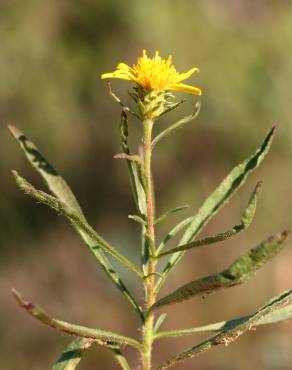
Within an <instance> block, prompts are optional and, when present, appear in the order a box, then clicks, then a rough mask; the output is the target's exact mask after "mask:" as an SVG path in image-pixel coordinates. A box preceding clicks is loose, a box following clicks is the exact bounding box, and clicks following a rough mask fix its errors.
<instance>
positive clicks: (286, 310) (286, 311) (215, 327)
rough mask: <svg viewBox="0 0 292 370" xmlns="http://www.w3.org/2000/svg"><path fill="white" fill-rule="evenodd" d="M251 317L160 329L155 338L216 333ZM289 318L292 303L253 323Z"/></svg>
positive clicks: (290, 316)
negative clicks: (166, 329) (180, 327)
mask: <svg viewBox="0 0 292 370" xmlns="http://www.w3.org/2000/svg"><path fill="white" fill-rule="evenodd" d="M251 317H252V315H248V316H244V317H239V318H237V319H233V320H228V321H221V322H216V323H214V324H209V325H204V326H197V327H195V328H189V329H178V330H168V331H161V332H159V333H156V335H155V339H163V338H174V337H182V336H185V335H193V334H202V333H212V332H213V333H216V332H220V331H222V330H229V329H233V328H235V327H236V326H238V325H239V324H241V323H243V322H245V321H246V320H248V319H250V318H251ZM290 319H292V304H290V305H287V306H285V307H282V308H279V309H277V310H275V311H272V312H270V313H269V314H267V315H266V316H264V317H263V319H261V320H260V321H258V322H257V323H256V324H255V326H262V325H269V324H275V323H278V322H281V321H286V320H290Z"/></svg>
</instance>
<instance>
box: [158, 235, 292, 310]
mask: <svg viewBox="0 0 292 370" xmlns="http://www.w3.org/2000/svg"><path fill="white" fill-rule="evenodd" d="M288 235H289V232H288V231H283V232H282V233H279V234H276V235H274V236H271V237H270V238H268V239H266V240H265V241H264V242H262V243H260V244H259V245H258V246H257V247H255V248H252V249H250V250H249V251H247V252H246V253H245V254H244V255H243V256H241V257H239V258H237V259H236V260H235V261H234V262H233V263H232V264H231V265H230V266H229V267H228V268H227V269H226V270H224V271H222V272H219V273H217V274H213V275H209V276H206V277H204V278H201V279H198V280H194V281H192V282H190V283H188V284H186V285H184V286H182V287H180V288H178V289H176V290H175V291H174V292H173V293H171V294H169V295H167V296H166V297H164V298H161V299H160V300H158V301H157V302H156V303H155V304H154V305H153V306H152V308H151V309H152V310H153V309H156V308H159V307H162V306H166V305H169V304H173V303H178V302H181V301H184V300H186V299H189V298H191V297H194V296H197V295H204V294H208V293H212V292H215V291H218V290H220V289H223V288H230V287H233V286H235V285H239V284H243V283H245V282H247V281H248V280H250V279H251V278H252V277H253V276H254V275H255V273H256V272H257V271H258V270H259V269H260V268H261V267H263V266H264V265H265V264H266V263H267V262H269V261H270V260H271V258H273V257H274V256H275V255H276V254H278V253H279V252H280V251H281V250H282V248H283V243H284V241H285V240H286V239H287V237H288Z"/></svg>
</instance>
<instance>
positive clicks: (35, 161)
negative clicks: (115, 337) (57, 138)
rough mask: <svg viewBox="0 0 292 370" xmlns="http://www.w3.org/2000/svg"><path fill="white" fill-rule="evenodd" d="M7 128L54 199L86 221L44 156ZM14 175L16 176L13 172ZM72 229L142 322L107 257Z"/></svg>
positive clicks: (22, 136)
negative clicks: (54, 196)
mask: <svg viewBox="0 0 292 370" xmlns="http://www.w3.org/2000/svg"><path fill="white" fill-rule="evenodd" d="M8 128H9V130H10V132H11V133H12V135H13V137H14V138H15V139H16V140H17V142H18V143H19V144H20V146H21V148H22V149H23V151H24V153H25V155H26V157H27V158H28V160H29V162H30V163H31V164H32V166H33V167H34V168H35V169H36V170H37V172H38V173H39V174H40V175H41V177H42V178H43V179H44V180H45V183H46V184H47V186H48V188H49V189H50V191H51V192H52V193H53V194H55V195H56V197H57V198H58V199H59V200H60V201H61V202H63V203H64V204H65V205H66V206H68V207H69V208H72V209H73V210H74V211H76V212H77V214H78V217H79V218H80V219H82V220H84V221H86V220H85V217H84V215H83V212H82V210H81V209H80V206H79V204H78V203H77V201H76V199H75V196H74V194H73V193H72V191H71V189H70V188H69V186H68V185H67V183H66V182H65V180H63V179H62V178H61V177H60V176H59V175H58V173H57V172H56V170H55V169H54V168H53V167H52V166H51V165H50V164H49V162H48V161H47V160H46V159H45V158H44V156H43V155H42V154H41V153H40V151H39V150H38V149H37V147H36V146H35V145H34V144H33V143H32V142H31V141H30V140H28V139H27V138H26V137H25V135H24V134H23V133H22V132H21V131H20V130H18V129H17V128H16V127H14V126H12V125H9V126H8ZM14 175H16V173H15V172H14ZM19 185H20V184H19ZM73 226H74V225H73ZM74 227H75V229H76V230H77V231H78V232H79V234H80V235H81V237H82V239H83V240H84V241H85V243H86V244H87V245H88V247H89V248H90V250H91V251H92V252H93V254H94V255H95V257H96V258H97V259H98V261H99V263H100V265H101V266H102V268H103V269H104V271H105V273H106V274H107V276H108V277H109V278H110V279H111V280H112V282H113V283H114V284H115V285H116V286H117V287H118V288H119V290H120V291H121V292H122V294H123V295H124V296H125V297H126V299H127V300H128V301H129V302H130V303H131V305H132V306H133V308H134V309H135V311H136V312H137V313H138V314H139V316H140V317H141V319H142V320H144V318H143V314H142V312H141V309H140V307H139V306H138V304H137V303H136V302H135V300H134V298H133V297H132V295H131V293H130V292H129V290H128V289H127V287H126V286H125V284H124V283H123V282H122V280H121V279H120V277H119V275H118V274H117V273H116V271H115V270H114V268H113V266H112V265H111V263H110V262H109V260H108V259H107V257H106V256H105V255H104V253H103V251H102V250H100V249H98V248H97V245H96V242H95V241H94V239H92V238H91V237H89V236H88V235H87V234H86V233H85V232H83V231H81V230H80V229H78V228H77V226H76V225H75V226H74Z"/></svg>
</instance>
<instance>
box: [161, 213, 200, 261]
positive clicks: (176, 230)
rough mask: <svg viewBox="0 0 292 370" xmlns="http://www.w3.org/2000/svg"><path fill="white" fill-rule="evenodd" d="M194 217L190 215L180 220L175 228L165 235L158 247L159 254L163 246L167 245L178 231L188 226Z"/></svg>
mask: <svg viewBox="0 0 292 370" xmlns="http://www.w3.org/2000/svg"><path fill="white" fill-rule="evenodd" d="M192 219H193V218H192V217H188V218H186V219H185V220H183V221H181V222H179V223H178V224H177V225H176V226H175V227H174V228H172V229H171V230H170V231H169V233H168V234H167V235H166V236H165V238H164V239H163V240H162V242H161V243H160V244H159V246H158V248H157V251H156V252H157V254H159V253H160V252H161V251H162V250H163V248H164V247H165V245H166V243H167V242H168V241H169V240H171V239H172V238H173V237H174V236H175V235H176V234H177V233H179V232H180V231H181V230H182V229H183V228H184V227H186V226H187V225H188V224H189V223H190V222H191V221H192Z"/></svg>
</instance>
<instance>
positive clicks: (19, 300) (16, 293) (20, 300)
mask: <svg viewBox="0 0 292 370" xmlns="http://www.w3.org/2000/svg"><path fill="white" fill-rule="evenodd" d="M11 292H12V294H13V296H14V298H15V299H16V301H17V303H18V304H19V306H20V307H22V308H24V309H26V310H28V311H30V310H32V309H33V308H34V305H33V304H32V303H29V302H27V301H25V300H24V299H23V298H22V295H21V294H20V292H19V291H18V290H16V289H15V288H12V289H11Z"/></svg>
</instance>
